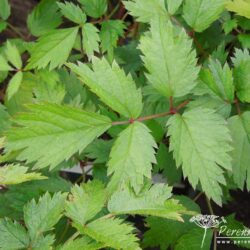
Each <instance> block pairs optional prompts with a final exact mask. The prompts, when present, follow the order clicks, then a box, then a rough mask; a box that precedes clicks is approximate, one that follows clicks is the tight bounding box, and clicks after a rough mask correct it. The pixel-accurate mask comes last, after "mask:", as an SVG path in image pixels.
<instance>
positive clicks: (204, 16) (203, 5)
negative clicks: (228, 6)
mask: <svg viewBox="0 0 250 250" xmlns="http://www.w3.org/2000/svg"><path fill="white" fill-rule="evenodd" d="M226 1H227V0H186V1H185V4H184V7H183V17H184V19H185V21H186V22H187V23H188V25H189V26H191V27H192V28H193V29H194V30H195V31H197V32H202V31H203V30H205V29H207V28H208V27H209V26H210V24H212V23H213V22H214V21H215V20H216V19H218V18H219V16H220V14H221V13H222V12H223V10H224V8H225V3H226Z"/></svg>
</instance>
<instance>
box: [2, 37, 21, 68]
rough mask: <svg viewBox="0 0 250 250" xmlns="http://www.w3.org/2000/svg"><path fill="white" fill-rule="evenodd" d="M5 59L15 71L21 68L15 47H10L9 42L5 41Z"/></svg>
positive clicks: (18, 54)
mask: <svg viewBox="0 0 250 250" xmlns="http://www.w3.org/2000/svg"><path fill="white" fill-rule="evenodd" d="M5 53H6V57H7V59H8V61H9V62H10V63H11V64H12V65H13V66H15V67H16V68H17V69H21V68H22V64H23V63H22V59H21V56H20V53H19V51H18V49H17V47H16V46H15V45H12V44H11V43H10V42H9V41H7V47H6V51H5Z"/></svg>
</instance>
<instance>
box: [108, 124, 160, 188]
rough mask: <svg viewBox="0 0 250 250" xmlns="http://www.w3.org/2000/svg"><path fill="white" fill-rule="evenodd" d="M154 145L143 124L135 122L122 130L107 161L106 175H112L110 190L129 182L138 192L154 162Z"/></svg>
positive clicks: (149, 173)
mask: <svg viewBox="0 0 250 250" xmlns="http://www.w3.org/2000/svg"><path fill="white" fill-rule="evenodd" d="M156 147H157V145H156V143H155V141H154V138H153V136H152V135H151V134H150V131H149V129H148V128H147V127H146V126H145V125H144V124H142V123H140V122H135V123H133V124H131V125H129V126H128V127H127V128H126V129H125V130H123V131H122V132H121V133H120V134H119V136H118V138H117V139H116V141H115V143H114V145H113V147H112V149H111V153H110V160H109V162H108V175H112V177H111V181H110V182H109V188H110V190H111V191H113V190H114V189H115V188H117V187H118V186H122V185H124V184H125V185H127V184H130V185H131V186H132V187H133V188H134V190H135V192H136V193H138V192H139V191H140V190H141V188H142V186H143V184H144V179H145V177H147V178H151V170H152V163H156V159H155V151H154V148H156Z"/></svg>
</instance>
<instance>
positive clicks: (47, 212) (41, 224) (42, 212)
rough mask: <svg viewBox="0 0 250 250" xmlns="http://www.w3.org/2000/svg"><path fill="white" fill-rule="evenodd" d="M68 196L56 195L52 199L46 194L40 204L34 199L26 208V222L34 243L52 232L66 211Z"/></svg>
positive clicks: (41, 198)
mask: <svg viewBox="0 0 250 250" xmlns="http://www.w3.org/2000/svg"><path fill="white" fill-rule="evenodd" d="M66 196H67V194H62V193H55V194H54V195H53V196H52V197H51V196H50V194H49V193H46V194H44V195H43V196H41V197H40V198H39V200H38V202H36V201H35V200H34V199H33V200H31V201H30V202H29V203H28V204H27V205H26V206H24V221H25V225H26V227H27V228H28V232H29V235H30V238H31V240H32V241H33V242H35V241H36V240H37V239H38V238H39V237H40V236H41V235H42V233H44V232H47V231H50V230H52V229H53V226H54V225H55V224H56V223H57V222H58V221H59V219H60V218H61V216H62V212H63V210H64V205H65V201H66Z"/></svg>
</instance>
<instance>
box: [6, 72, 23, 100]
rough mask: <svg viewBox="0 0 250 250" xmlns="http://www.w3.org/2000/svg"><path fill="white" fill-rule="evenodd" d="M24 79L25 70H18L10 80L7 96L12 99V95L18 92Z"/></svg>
mask: <svg viewBox="0 0 250 250" xmlns="http://www.w3.org/2000/svg"><path fill="white" fill-rule="evenodd" d="M22 80H23V72H21V71H19V72H17V73H16V74H15V75H14V76H13V77H12V78H11V80H10V82H9V84H8V88H7V98H8V99H11V97H12V96H13V95H14V94H16V92H17V91H18V89H19V87H20V85H21V83H22Z"/></svg>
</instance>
